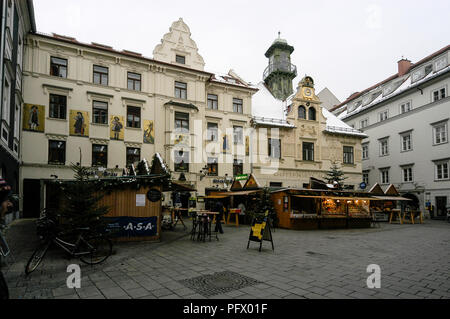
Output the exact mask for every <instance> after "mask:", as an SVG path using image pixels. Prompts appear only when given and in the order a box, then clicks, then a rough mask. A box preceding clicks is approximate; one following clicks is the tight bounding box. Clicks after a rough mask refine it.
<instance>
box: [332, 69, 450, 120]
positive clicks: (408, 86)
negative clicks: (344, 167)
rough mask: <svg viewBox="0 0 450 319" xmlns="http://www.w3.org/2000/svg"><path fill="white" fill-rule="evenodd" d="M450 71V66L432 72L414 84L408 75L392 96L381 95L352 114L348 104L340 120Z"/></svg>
mask: <svg viewBox="0 0 450 319" xmlns="http://www.w3.org/2000/svg"><path fill="white" fill-rule="evenodd" d="M449 71H450V65H449V66H447V67H445V68H443V69H442V70H440V71H438V72H430V73H429V74H428V75H427V76H425V77H424V78H423V79H421V80H419V81H417V82H414V83H412V77H411V73H410V74H409V75H408V77H407V78H406V79H405V80H404V81H403V83H402V84H401V85H400V86H399V87H398V88H397V89H396V90H394V91H392V92H391V93H390V94H388V95H386V96H383V95H382V94H380V95H379V96H378V97H377V98H376V99H375V100H374V101H372V102H371V103H369V104H368V105H365V106H360V107H358V108H357V109H355V110H354V111H352V112H348V107H347V106H348V104H346V105H344V106H343V107H345V111H344V112H342V113H341V114H340V115H339V116H338V118H339V119H342V120H345V119H346V118H348V117H350V116H352V115H356V114H358V113H359V112H362V111H364V110H366V109H368V108H371V107H373V106H375V105H377V104H379V103H381V102H383V101H386V100H389V99H391V98H393V97H395V96H397V95H399V94H401V93H403V92H404V91H406V90H409V89H411V88H414V87H417V86H419V85H421V84H423V83H425V82H427V81H429V80H430V79H432V78H435V77H437V76H439V75H441V74H443V73H446V72H449ZM368 94H372V92H370V93H368ZM351 103H354V101H352V102H351Z"/></svg>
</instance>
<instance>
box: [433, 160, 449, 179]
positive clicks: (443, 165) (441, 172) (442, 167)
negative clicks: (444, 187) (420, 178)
mask: <svg viewBox="0 0 450 319" xmlns="http://www.w3.org/2000/svg"><path fill="white" fill-rule="evenodd" d="M448 166H449V160H447V161H441V162H435V178H436V180H437V181H442V180H448V179H449V170H448Z"/></svg>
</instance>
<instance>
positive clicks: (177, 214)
mask: <svg viewBox="0 0 450 319" xmlns="http://www.w3.org/2000/svg"><path fill="white" fill-rule="evenodd" d="M184 211H189V210H188V209H187V208H172V220H175V219H176V221H175V224H174V225H173V228H174V229H175V227H177V224H178V222H179V221H181V223H182V224H183V226H184V229H187V227H186V225H185V224H184V221H183V217H182V215H181V213H182V212H184Z"/></svg>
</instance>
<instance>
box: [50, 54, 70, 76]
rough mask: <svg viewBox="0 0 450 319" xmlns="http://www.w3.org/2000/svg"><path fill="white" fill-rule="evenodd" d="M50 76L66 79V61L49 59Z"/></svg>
mask: <svg viewBox="0 0 450 319" xmlns="http://www.w3.org/2000/svg"><path fill="white" fill-rule="evenodd" d="M50 75H53V76H57V77H60V78H67V60H66V59H61V58H55V57H51V58H50Z"/></svg>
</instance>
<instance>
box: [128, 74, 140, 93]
mask: <svg viewBox="0 0 450 319" xmlns="http://www.w3.org/2000/svg"><path fill="white" fill-rule="evenodd" d="M128 90H132V91H140V90H141V75H140V74H137V73H132V72H128Z"/></svg>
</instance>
